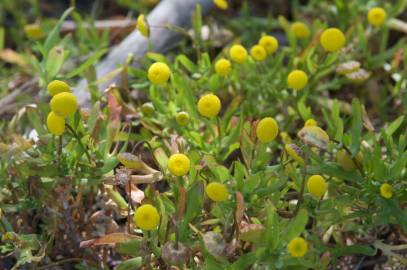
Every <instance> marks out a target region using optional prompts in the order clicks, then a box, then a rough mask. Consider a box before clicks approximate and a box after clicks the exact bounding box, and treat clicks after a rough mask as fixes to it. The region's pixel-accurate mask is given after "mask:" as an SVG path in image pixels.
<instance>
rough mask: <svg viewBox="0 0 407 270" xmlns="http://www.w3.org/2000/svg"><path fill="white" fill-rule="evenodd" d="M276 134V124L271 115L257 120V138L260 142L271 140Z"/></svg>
mask: <svg viewBox="0 0 407 270" xmlns="http://www.w3.org/2000/svg"><path fill="white" fill-rule="evenodd" d="M277 134H278V124H277V122H276V120H274V118H272V117H266V118H263V119H261V120H260V121H259V123H258V124H257V127H256V136H257V139H258V140H259V141H260V142H262V143H268V142H271V141H273V140H274V139H275V138H276V136H277Z"/></svg>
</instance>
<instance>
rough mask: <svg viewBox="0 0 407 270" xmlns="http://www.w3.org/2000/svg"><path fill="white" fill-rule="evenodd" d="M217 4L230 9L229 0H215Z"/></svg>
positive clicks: (224, 8)
mask: <svg viewBox="0 0 407 270" xmlns="http://www.w3.org/2000/svg"><path fill="white" fill-rule="evenodd" d="M213 3H214V4H215V6H217V7H218V8H220V9H223V10H226V9H228V1H227V0H213Z"/></svg>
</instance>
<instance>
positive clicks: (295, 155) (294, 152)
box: [284, 143, 304, 165]
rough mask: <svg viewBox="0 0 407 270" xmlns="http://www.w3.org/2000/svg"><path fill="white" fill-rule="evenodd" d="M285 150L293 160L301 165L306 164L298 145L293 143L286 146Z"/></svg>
mask: <svg viewBox="0 0 407 270" xmlns="http://www.w3.org/2000/svg"><path fill="white" fill-rule="evenodd" d="M284 149H285V151H286V152H287V154H288V155H289V156H290V157H291V158H292V159H294V160H295V161H297V162H298V163H299V164H301V165H303V164H304V159H303V153H302V151H301V149H300V148H299V147H298V146H297V145H295V144H293V143H290V144H286V145H285V146H284Z"/></svg>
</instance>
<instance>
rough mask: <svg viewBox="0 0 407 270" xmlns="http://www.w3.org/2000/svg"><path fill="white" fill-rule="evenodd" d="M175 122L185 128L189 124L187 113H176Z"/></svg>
mask: <svg viewBox="0 0 407 270" xmlns="http://www.w3.org/2000/svg"><path fill="white" fill-rule="evenodd" d="M175 120H177V123H178V125H180V126H186V125H187V124H188V122H189V115H188V113H187V112H179V113H177V116H176V117H175Z"/></svg>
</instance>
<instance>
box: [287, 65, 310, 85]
mask: <svg viewBox="0 0 407 270" xmlns="http://www.w3.org/2000/svg"><path fill="white" fill-rule="evenodd" d="M287 84H288V86H289V87H290V88H292V89H294V90H302V89H304V87H305V86H307V84H308V75H307V74H306V73H305V72H304V71H302V70H298V69H297V70H293V71H291V72H290V74H288V77H287Z"/></svg>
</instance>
